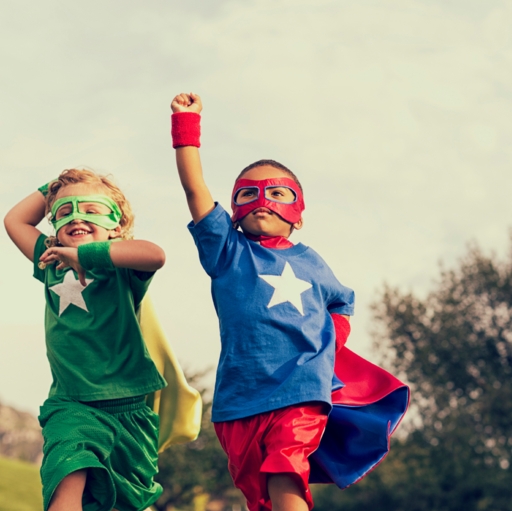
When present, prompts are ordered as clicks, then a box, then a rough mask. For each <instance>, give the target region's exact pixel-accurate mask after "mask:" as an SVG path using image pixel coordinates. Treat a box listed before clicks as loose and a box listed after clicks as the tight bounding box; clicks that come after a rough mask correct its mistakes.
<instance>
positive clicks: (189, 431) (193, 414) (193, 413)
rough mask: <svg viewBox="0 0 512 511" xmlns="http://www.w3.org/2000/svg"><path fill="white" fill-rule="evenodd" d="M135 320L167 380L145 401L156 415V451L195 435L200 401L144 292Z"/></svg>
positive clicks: (200, 407) (199, 425)
mask: <svg viewBox="0 0 512 511" xmlns="http://www.w3.org/2000/svg"><path fill="white" fill-rule="evenodd" d="M139 321H140V327H141V330H142V336H143V337H144V341H145V343H146V347H147V349H148V351H149V355H150V356H151V358H152V360H153V362H154V363H155V365H156V368H157V369H158V371H159V372H160V374H161V375H162V376H163V377H164V379H165V381H166V382H167V387H165V388H164V389H161V390H158V391H156V392H153V393H152V394H149V395H148V397H147V404H148V405H149V406H150V407H151V408H152V410H153V411H154V412H156V413H157V414H158V415H159V416H160V438H159V442H158V452H162V451H164V450H165V449H167V448H168V447H169V446H171V445H173V444H183V443H186V442H191V441H192V440H195V439H196V438H197V435H198V434H199V429H200V427H201V413H202V401H201V396H200V394H199V392H198V391H197V390H195V389H193V388H192V387H190V386H189V385H188V383H187V380H186V379H185V375H184V374H183V371H182V369H181V367H180V365H179V363H178V360H177V359H176V357H175V355H174V353H173V351H172V349H171V347H170V346H169V343H168V342H167V338H166V337H165V334H164V332H163V330H162V327H161V325H160V322H159V321H158V318H157V315H156V312H155V309H154V307H153V303H152V302H151V299H150V298H149V296H148V295H147V294H146V296H145V297H144V299H143V300H142V303H141V305H140V309H139Z"/></svg>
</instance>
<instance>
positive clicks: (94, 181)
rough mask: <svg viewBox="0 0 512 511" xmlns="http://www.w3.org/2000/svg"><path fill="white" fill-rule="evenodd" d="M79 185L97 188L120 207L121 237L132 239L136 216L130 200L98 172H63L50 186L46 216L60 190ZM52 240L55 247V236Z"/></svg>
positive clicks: (73, 170) (77, 170)
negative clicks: (83, 184) (84, 184)
mask: <svg viewBox="0 0 512 511" xmlns="http://www.w3.org/2000/svg"><path fill="white" fill-rule="evenodd" d="M78 183H86V184H88V185H92V186H97V187H98V192H101V193H104V194H105V195H107V196H108V197H110V198H111V199H112V200H113V201H114V202H115V203H116V204H117V205H118V206H119V209H120V210H121V213H122V217H121V220H120V221H119V226H120V227H121V233H120V237H121V239H124V240H129V239H132V238H133V221H134V215H133V212H132V208H131V206H130V203H129V202H128V199H127V198H126V197H125V195H124V193H123V192H122V191H121V190H120V189H119V187H118V186H117V185H115V184H114V183H113V182H112V181H111V180H110V179H109V178H108V177H107V176H102V175H100V174H96V172H93V171H92V170H89V169H66V170H63V171H62V172H61V174H60V176H59V177H58V178H57V180H55V181H52V182H51V183H50V184H49V185H48V195H47V196H46V215H48V214H49V213H50V212H51V210H52V206H53V203H54V202H55V200H56V199H57V194H58V193H59V190H61V189H62V188H64V187H65V186H68V185H74V184H78ZM51 239H52V241H51V244H52V245H54V244H55V243H56V239H55V240H54V237H53V236H51Z"/></svg>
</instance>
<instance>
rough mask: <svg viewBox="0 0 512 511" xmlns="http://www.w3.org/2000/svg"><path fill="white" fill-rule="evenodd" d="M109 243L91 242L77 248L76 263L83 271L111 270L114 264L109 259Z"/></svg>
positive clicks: (110, 242)
mask: <svg viewBox="0 0 512 511" xmlns="http://www.w3.org/2000/svg"><path fill="white" fill-rule="evenodd" d="M111 244H112V240H110V241H93V242H92V243H84V244H83V245H79V246H78V262H79V263H80V266H81V267H82V268H83V269H84V270H94V269H95V268H105V269H107V270H113V269H114V268H115V267H114V264H113V263H112V259H111V258H110V245H111Z"/></svg>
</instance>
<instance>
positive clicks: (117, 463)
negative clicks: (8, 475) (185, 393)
mask: <svg viewBox="0 0 512 511" xmlns="http://www.w3.org/2000/svg"><path fill="white" fill-rule="evenodd" d="M47 214H50V220H51V222H52V223H53V225H54V227H55V230H56V235H55V237H50V238H48V237H46V236H45V235H43V234H42V233H41V232H40V231H39V230H38V229H37V228H36V225H37V224H38V223H39V222H40V221H41V220H42V219H43V218H44V217H45V215H47ZM5 227H6V229H7V232H8V234H9V236H10V237H11V239H12V240H13V242H14V243H15V244H16V246H17V247H18V248H19V249H20V251H21V252H22V253H23V254H24V255H25V256H26V257H27V258H28V259H30V260H31V261H33V262H34V277H35V278H37V279H38V280H40V281H41V282H43V283H44V285H45V296H46V313H45V330H46V346H47V354H48V359H49V362H50V368H51V372H52V376H53V382H52V385H51V388H50V392H49V397H48V399H47V400H46V401H45V403H44V404H43V406H42V407H41V414H40V416H39V421H40V424H41V426H42V428H43V436H44V441H45V443H44V449H43V450H44V457H43V464H42V467H41V477H42V481H43V497H44V508H45V510H46V511H64V510H65V511H82V510H83V511H110V510H112V509H114V510H117V511H143V510H145V509H147V508H148V506H150V505H152V504H153V503H154V502H155V501H156V500H157V499H158V497H159V496H160V494H161V492H162V488H161V486H160V485H159V484H158V483H156V482H155V481H154V480H153V476H154V475H155V474H156V472H157V449H158V416H157V415H156V414H155V413H154V412H153V411H152V410H151V409H150V408H149V407H148V406H147V405H146V401H145V396H146V395H147V394H150V393H152V392H155V391H158V390H159V389H162V388H163V387H165V385H166V382H165V380H164V379H163V378H162V376H161V375H160V373H159V372H158V370H157V369H156V367H155V364H154V363H153V361H152V360H151V357H150V356H149V354H148V351H147V348H146V345H145V344H144V339H143V338H142V334H141V330H140V326H139V323H138V319H137V311H138V309H139V306H140V304H141V301H142V299H143V297H144V295H145V293H146V291H147V288H148V286H149V283H150V281H151V279H152V277H153V275H154V272H155V271H156V270H158V269H159V268H161V267H162V266H163V264H164V261H165V255H164V252H163V250H162V249H161V248H160V247H158V246H157V245H155V244H153V243H151V242H149V241H142V240H133V239H131V230H132V227H133V215H132V212H131V209H130V205H129V203H128V201H127V200H126V198H125V196H124V195H123V193H122V192H121V190H119V188H118V187H117V186H115V185H114V184H113V183H112V182H111V181H110V180H109V179H107V178H105V177H102V176H99V175H97V174H95V173H94V172H91V171H88V170H76V169H71V170H65V171H64V172H62V174H61V175H60V176H59V178H58V179H57V180H56V181H53V182H51V183H49V185H48V186H45V187H42V188H41V189H39V191H37V192H34V193H32V194H31V195H29V196H28V197H26V198H25V199H23V200H22V201H21V202H20V203H18V204H17V205H16V206H14V207H13V208H12V209H11V211H9V213H8V214H7V216H6V217H5Z"/></svg>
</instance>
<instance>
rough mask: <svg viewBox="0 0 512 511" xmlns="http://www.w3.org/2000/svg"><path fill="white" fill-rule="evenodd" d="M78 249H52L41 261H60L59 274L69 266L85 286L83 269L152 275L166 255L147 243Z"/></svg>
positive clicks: (49, 262)
mask: <svg viewBox="0 0 512 511" xmlns="http://www.w3.org/2000/svg"><path fill="white" fill-rule="evenodd" d="M80 247H81V248H79V249H76V248H73V247H51V248H49V249H48V250H46V251H45V252H44V254H43V255H42V256H41V257H40V261H41V262H43V263H45V264H51V263H54V262H57V261H59V264H58V265H57V269H59V270H61V269H63V268H67V267H68V266H70V267H71V268H73V269H74V270H75V271H76V272H77V273H78V278H79V280H80V282H81V283H82V285H84V286H85V270H86V269H93V268H94V267H112V266H115V267H116V268H130V269H132V270H139V271H151V272H152V271H156V270H159V269H160V268H161V267H162V266H163V265H164V263H165V252H164V251H163V250H162V249H161V248H160V247H159V246H158V245H155V244H154V243H151V242H150V241H144V240H126V241H117V242H115V243H111V244H110V243H104V242H101V241H100V242H93V243H86V244H84V245H81V246H80ZM91 252H92V255H91ZM84 261H85V262H84ZM84 266H85V269H84Z"/></svg>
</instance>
